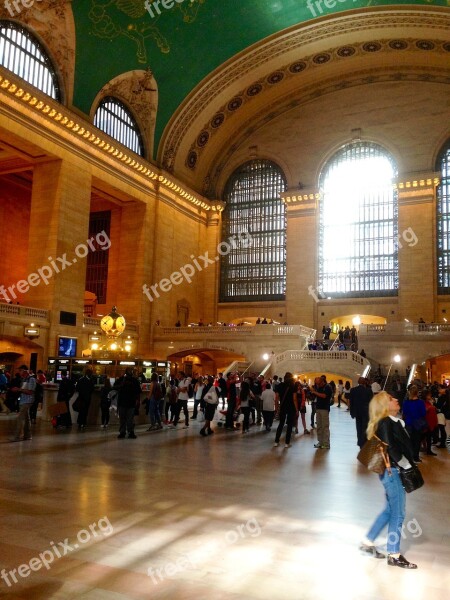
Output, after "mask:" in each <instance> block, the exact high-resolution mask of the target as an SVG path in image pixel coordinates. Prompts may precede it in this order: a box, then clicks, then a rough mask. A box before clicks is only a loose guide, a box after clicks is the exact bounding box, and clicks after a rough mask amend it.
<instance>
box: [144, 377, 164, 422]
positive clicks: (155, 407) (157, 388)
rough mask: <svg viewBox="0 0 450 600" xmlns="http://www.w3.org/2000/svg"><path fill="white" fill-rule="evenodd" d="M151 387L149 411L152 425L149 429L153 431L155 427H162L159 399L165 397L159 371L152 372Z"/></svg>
mask: <svg viewBox="0 0 450 600" xmlns="http://www.w3.org/2000/svg"><path fill="white" fill-rule="evenodd" d="M150 381H151V383H150V389H149V392H148V395H149V402H148V413H149V416H150V427H149V428H148V429H147V431H153V430H155V429H162V423H161V414H160V410H159V401H160V399H161V398H162V397H163V393H162V389H161V384H160V383H159V378H158V374H157V373H152V376H151V377H150Z"/></svg>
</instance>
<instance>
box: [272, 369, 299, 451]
mask: <svg viewBox="0 0 450 600" xmlns="http://www.w3.org/2000/svg"><path fill="white" fill-rule="evenodd" d="M276 401H277V404H278V406H279V411H280V422H279V424H278V427H277V432H276V434H275V442H274V446H278V445H279V443H280V437H281V433H282V431H283V427H284V423H285V422H286V426H287V429H286V439H285V444H284V447H285V448H289V447H290V446H291V434H292V427H293V426H294V423H295V419H296V417H297V415H298V400H297V394H296V392H295V384H294V376H293V375H292V373H289V372H287V373H286V374H285V376H284V380H283V383H280V384H279V385H278V387H277V392H276Z"/></svg>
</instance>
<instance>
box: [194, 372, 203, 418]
mask: <svg viewBox="0 0 450 600" xmlns="http://www.w3.org/2000/svg"><path fill="white" fill-rule="evenodd" d="M205 386H206V384H205V380H204V378H203V377H202V376H200V377H199V378H198V379H197V383H196V384H195V386H194V412H193V413H192V417H191V419H193V420H194V421H195V419H196V418H197V415H198V407H199V406H200V408H201V404H202V398H203V393H204V391H205ZM205 393H206V392H205Z"/></svg>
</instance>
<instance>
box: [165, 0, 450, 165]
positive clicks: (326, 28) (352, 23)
mask: <svg viewBox="0 0 450 600" xmlns="http://www.w3.org/2000/svg"><path fill="white" fill-rule="evenodd" d="M405 29H409V30H410V31H419V30H421V29H427V30H434V35H435V36H437V37H439V35H438V34H440V35H441V37H442V38H443V39H448V31H449V30H450V14H449V11H448V9H446V8H445V7H416V6H415V7H414V8H412V7H405V8H401V7H398V6H396V7H395V8H394V7H392V8H390V7H370V8H367V7H366V8H364V9H360V10H352V12H351V13H341V14H339V15H336V14H333V15H328V16H324V17H322V18H320V19H316V20H314V21H313V22H307V23H302V24H300V25H295V26H293V27H292V28H290V29H287V30H285V31H282V32H279V33H277V34H274V35H273V36H271V37H269V38H267V39H265V40H262V41H261V42H259V43H258V44H255V45H254V46H253V47H252V48H251V49H246V50H245V51H243V52H241V53H240V54H238V55H237V56H236V57H234V58H232V59H230V60H229V61H227V62H226V63H224V65H222V66H221V67H219V68H218V69H217V70H216V71H215V72H213V73H212V74H211V75H210V76H208V77H207V78H205V79H204V80H203V81H202V82H201V83H200V84H199V85H198V86H197V88H196V89H195V90H194V91H193V92H192V93H191V94H190V95H189V96H188V97H187V99H186V100H185V102H183V104H181V105H180V107H179V109H178V111H177V112H176V113H175V114H174V115H173V117H172V119H171V120H170V121H169V123H168V125H167V127H166V129H165V131H164V134H163V137H162V139H161V143H160V147H159V151H158V159H159V160H160V161H161V164H163V166H164V167H165V168H167V169H168V170H169V171H172V170H174V169H176V168H179V169H182V168H183V164H184V159H185V157H184V156H181V155H179V153H180V152H181V149H183V152H185V143H186V142H185V141H184V140H185V138H187V136H190V137H191V138H192V139H193V140H195V139H197V137H198V135H199V133H200V132H201V131H202V128H203V125H204V123H205V122H206V121H208V122H210V121H211V122H212V121H213V120H214V118H215V113H216V112H217V111H218V110H219V104H218V102H217V99H219V98H223V97H224V90H225V91H226V90H227V91H226V95H227V96H228V97H229V99H230V100H231V99H232V98H233V97H234V96H237V95H238V94H239V91H240V90H241V88H242V87H243V86H245V83H244V81H245V80H247V81H248V76H249V75H250V77H251V78H252V80H254V82H257V80H258V79H259V78H260V77H261V76H262V77H267V76H268V75H269V74H270V73H271V72H272V71H277V70H278V69H279V68H280V60H283V61H284V63H285V61H286V60H290V59H289V58H286V57H291V58H292V60H300V59H301V58H303V56H304V55H305V53H308V52H309V53H310V52H312V51H316V52H320V51H322V50H323V49H324V47H323V44H324V43H328V40H329V39H330V38H332V39H341V38H342V42H341V43H342V44H343V45H345V44H346V43H347V44H348V43H349V41H348V39H347V40H346V41H345V40H344V38H343V36H344V37H345V36H348V35H349V34H351V35H353V36H355V37H356V38H357V40H358V41H361V40H363V37H364V34H366V36H367V35H368V34H370V36H371V39H375V38H376V35H377V33H379V31H380V30H385V31H389V32H392V35H394V32H395V31H401V34H400V35H401V36H404V35H405ZM441 32H442V33H441ZM388 35H389V34H388ZM397 35H398V34H397ZM364 39H365V38H364ZM338 43H339V42H338ZM313 45H314V47H315V48H316V50H312V46H313ZM334 45H336V42H334ZM321 47H322V50H321V49H320V48H321ZM294 55H295V56H296V58H295V59H294V58H293V56H294ZM246 87H248V85H247V86H246ZM250 87H251V86H250ZM220 103H221V104H222V103H223V102H220ZM233 110H235V109H233ZM219 112H220V111H219ZM216 116H217V115H216ZM202 142H203V139H201V140H200V143H202ZM186 166H189V165H186Z"/></svg>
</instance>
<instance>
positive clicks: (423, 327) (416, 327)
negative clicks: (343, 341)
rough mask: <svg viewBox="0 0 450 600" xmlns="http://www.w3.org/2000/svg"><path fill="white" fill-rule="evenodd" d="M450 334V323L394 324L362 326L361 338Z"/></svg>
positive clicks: (360, 327) (360, 329)
mask: <svg viewBox="0 0 450 600" xmlns="http://www.w3.org/2000/svg"><path fill="white" fill-rule="evenodd" d="M448 334H450V323H408V322H406V321H405V322H401V321H400V322H394V323H386V324H385V325H360V326H359V336H360V337H361V336H374V337H378V336H381V335H386V336H389V335H399V336H403V335H407V336H411V335H419V336H421V335H434V336H437V335H445V336H446V335H448Z"/></svg>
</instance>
